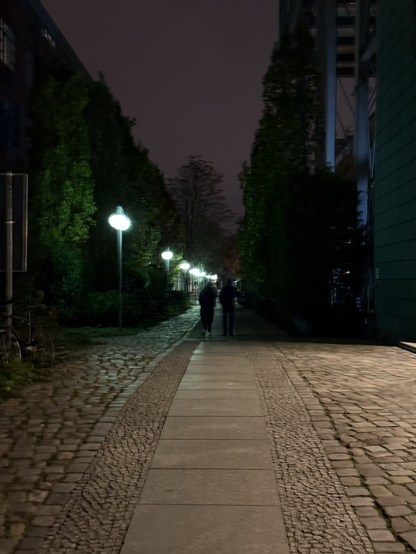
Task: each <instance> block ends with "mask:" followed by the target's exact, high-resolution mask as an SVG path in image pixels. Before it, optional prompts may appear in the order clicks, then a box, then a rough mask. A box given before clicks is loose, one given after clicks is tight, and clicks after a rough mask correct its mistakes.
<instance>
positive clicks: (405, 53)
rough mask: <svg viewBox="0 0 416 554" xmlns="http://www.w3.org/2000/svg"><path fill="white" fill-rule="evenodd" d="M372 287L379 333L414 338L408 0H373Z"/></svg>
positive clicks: (414, 116) (415, 178) (415, 228)
mask: <svg viewBox="0 0 416 554" xmlns="http://www.w3.org/2000/svg"><path fill="white" fill-rule="evenodd" d="M377 36H378V52H377V114H376V182H375V221H374V222H375V234H374V243H375V252H374V257H375V268H376V277H377V273H379V279H378V285H377V286H376V289H375V300H376V305H375V306H376V318H377V328H378V334H379V336H385V337H388V338H391V339H400V340H406V341H415V342H416V57H415V54H416V47H415V5H414V0H397V1H394V2H392V1H391V0H379V1H378V16H377Z"/></svg>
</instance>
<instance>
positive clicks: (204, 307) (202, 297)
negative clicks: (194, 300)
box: [199, 281, 217, 337]
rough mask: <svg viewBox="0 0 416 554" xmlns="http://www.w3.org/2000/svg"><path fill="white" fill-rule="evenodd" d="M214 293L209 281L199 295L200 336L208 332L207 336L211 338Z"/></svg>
mask: <svg viewBox="0 0 416 554" xmlns="http://www.w3.org/2000/svg"><path fill="white" fill-rule="evenodd" d="M216 296H217V295H216V293H215V291H214V290H213V288H212V283H211V281H208V283H207V284H206V285H205V287H204V288H203V289H202V290H201V292H200V293H199V303H200V305H201V322H202V336H203V337H204V336H205V333H206V332H207V331H208V336H209V337H210V336H211V331H212V322H213V321H214V308H215V298H216Z"/></svg>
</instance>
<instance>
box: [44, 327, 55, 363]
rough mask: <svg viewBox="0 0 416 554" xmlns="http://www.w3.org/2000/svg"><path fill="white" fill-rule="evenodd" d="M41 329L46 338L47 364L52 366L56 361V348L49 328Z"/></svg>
mask: <svg viewBox="0 0 416 554" xmlns="http://www.w3.org/2000/svg"><path fill="white" fill-rule="evenodd" d="M41 329H42V331H43V335H44V337H45V354H44V357H45V364H46V365H52V364H53V362H54V360H55V348H54V346H53V340H52V338H51V335H50V334H49V330H48V328H47V327H43V326H42V327H41Z"/></svg>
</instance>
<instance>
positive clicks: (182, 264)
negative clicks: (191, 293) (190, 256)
mask: <svg viewBox="0 0 416 554" xmlns="http://www.w3.org/2000/svg"><path fill="white" fill-rule="evenodd" d="M179 267H180V268H181V269H182V271H183V290H184V292H186V293H187V292H188V290H187V288H188V286H187V285H188V283H187V281H188V280H187V278H186V272H187V271H188V269H189V268H190V267H191V266H190V265H189V264H188V262H183V263H181V265H180V266H179Z"/></svg>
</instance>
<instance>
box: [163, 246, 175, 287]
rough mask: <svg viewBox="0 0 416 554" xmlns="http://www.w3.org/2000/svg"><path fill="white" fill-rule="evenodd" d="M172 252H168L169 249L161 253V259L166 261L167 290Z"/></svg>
mask: <svg viewBox="0 0 416 554" xmlns="http://www.w3.org/2000/svg"><path fill="white" fill-rule="evenodd" d="M172 256H173V252H171V251H170V250H169V248H168V249H167V250H166V251H165V252H162V258H163V259H164V260H166V277H167V288H169V260H171V259H172Z"/></svg>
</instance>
